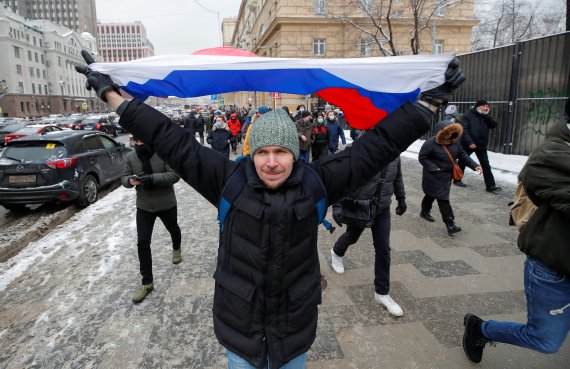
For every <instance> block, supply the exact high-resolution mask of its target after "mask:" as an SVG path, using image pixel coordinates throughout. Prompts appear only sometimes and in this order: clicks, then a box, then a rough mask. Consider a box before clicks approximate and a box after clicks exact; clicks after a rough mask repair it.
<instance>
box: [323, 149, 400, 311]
mask: <svg viewBox="0 0 570 369" xmlns="http://www.w3.org/2000/svg"><path fill="white" fill-rule="evenodd" d="M393 195H396V200H397V201H398V207H397V208H396V214H398V215H399V216H402V215H404V213H405V212H406V209H407V208H408V207H407V205H406V191H405V189H404V180H403V177H402V166H401V162H400V158H399V157H398V158H396V159H395V160H394V161H392V162H391V163H390V164H388V165H387V166H386V167H385V168H384V169H382V171H381V172H380V173H378V174H377V175H376V176H375V177H374V178H373V179H372V180H371V181H369V182H368V183H367V184H366V185H365V186H364V187H362V188H360V189H359V190H358V191H356V192H355V193H353V194H351V195H349V197H350V198H351V199H355V200H365V201H366V200H368V201H373V202H375V206H374V208H375V209H376V214H374V215H373V220H372V226H371V227H370V230H371V231H372V240H373V245H374V291H375V292H374V299H375V300H376V301H377V302H378V303H379V304H381V305H383V306H384V307H385V308H386V309H387V310H388V312H389V313H390V314H392V315H394V316H396V317H399V316H402V315H404V311H403V310H402V308H401V307H400V305H398V303H397V302H396V301H394V299H393V298H392V297H391V296H390V294H389V293H390V225H391V218H390V204H391V202H392V196H393ZM340 209H341V211H342V207H341V208H340ZM363 231H364V227H362V226H357V225H351V224H348V225H347V228H346V232H345V233H343V234H342V235H341V236H340V237H339V239H338V240H337V241H336V243H335V244H334V247H333V248H332V249H331V262H332V268H333V270H334V271H335V272H337V273H339V274H343V273H344V263H343V257H344V256H345V254H346V250H347V249H348V247H349V246H350V245H353V244H355V243H356V242H358V239H359V238H360V235H361V234H362V232H363Z"/></svg>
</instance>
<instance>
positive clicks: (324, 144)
mask: <svg viewBox="0 0 570 369" xmlns="http://www.w3.org/2000/svg"><path fill="white" fill-rule="evenodd" d="M311 141H313V144H312V145H311V153H312V156H313V161H314V160H319V158H322V157H325V156H327V155H328V153H329V139H328V130H327V126H326V123H325V117H324V114H322V113H319V114H317V115H316V116H315V122H314V124H313V132H312V133H311Z"/></svg>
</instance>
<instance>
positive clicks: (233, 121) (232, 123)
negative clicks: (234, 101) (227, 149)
mask: <svg viewBox="0 0 570 369" xmlns="http://www.w3.org/2000/svg"><path fill="white" fill-rule="evenodd" d="M228 126H229V128H230V132H232V136H233V140H232V141H231V146H232V152H233V153H234V154H235V155H237V144H238V142H239V141H240V140H241V137H240V136H241V122H240V120H239V119H238V114H237V113H232V114H231V115H230V120H229V121H228Z"/></svg>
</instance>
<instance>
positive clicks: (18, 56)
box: [14, 46, 20, 59]
mask: <svg viewBox="0 0 570 369" xmlns="http://www.w3.org/2000/svg"><path fill="white" fill-rule="evenodd" d="M14 57H16V59H20V48H19V47H18V46H14Z"/></svg>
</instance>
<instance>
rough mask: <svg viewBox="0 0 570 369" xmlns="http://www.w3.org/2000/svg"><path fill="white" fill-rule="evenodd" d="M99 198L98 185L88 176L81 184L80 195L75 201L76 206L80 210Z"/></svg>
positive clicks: (93, 178)
mask: <svg viewBox="0 0 570 369" xmlns="http://www.w3.org/2000/svg"><path fill="white" fill-rule="evenodd" d="M98 198H99V185H98V184H97V180H96V179H95V177H93V176H92V175H91V174H88V175H86V176H85V178H84V179H83V182H82V183H81V193H80V194H79V198H78V199H77V206H78V207H79V208H81V209H83V208H86V207H88V206H89V205H91V204H93V203H94V202H95V201H97V199H98Z"/></svg>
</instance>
